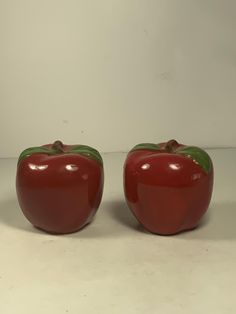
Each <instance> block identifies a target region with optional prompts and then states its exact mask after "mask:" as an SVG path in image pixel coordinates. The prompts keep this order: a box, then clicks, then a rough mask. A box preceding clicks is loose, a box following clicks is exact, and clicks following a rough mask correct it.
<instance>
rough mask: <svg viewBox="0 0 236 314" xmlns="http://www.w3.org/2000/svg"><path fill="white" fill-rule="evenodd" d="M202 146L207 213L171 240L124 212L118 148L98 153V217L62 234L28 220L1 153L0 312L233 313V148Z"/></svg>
mask: <svg viewBox="0 0 236 314" xmlns="http://www.w3.org/2000/svg"><path fill="white" fill-rule="evenodd" d="M209 153H210V155H211V156H212V158H213V162H214V166H215V187H214V194H213V199H212V202H211V206H210V209H209V214H208V215H207V216H206V218H205V219H204V222H203V224H202V226H201V227H199V228H198V229H196V230H195V231H191V232H186V233H182V234H179V235H177V236H171V237H161V236H156V235H152V234H148V233H145V232H143V231H142V230H141V229H140V228H139V227H138V224H137V222H136V220H135V219H134V218H133V216H132V215H131V214H130V212H129V210H128V209H127V207H126V205H125V202H124V197H123V187H122V167H123V161H124V158H125V154H104V162H105V189H104V197H103V201H102V204H101V206H100V209H99V211H98V213H97V215H96V218H95V220H94V221H93V223H92V224H90V225H89V226H88V227H86V228H85V229H83V230H82V231H81V232H78V233H75V234H71V235H66V236H53V235H48V234H46V233H42V232H40V231H38V230H36V229H34V228H33V227H32V226H31V225H30V224H29V223H28V221H27V220H26V219H25V218H24V216H23V215H22V213H21V211H20V209H19V206H18V203H17V200H16V195H15V169H16V160H15V159H2V160H0V313H1V314H64V313H70V314H80V313H82V314H87V313H89V314H90V313H92V314H100V313H101V314H106V313H109V314H118V313H119V314H121V313H122V314H136V313H137V314H152V313H153V314H154V313H155V314H156V313H160V314H172V313H173V314H185V313H186V314H189V313H191V314H200V313H201V314H208V313H212V314H218V313H219V314H231V313H232V314H235V313H236V149H221V150H210V151H209Z"/></svg>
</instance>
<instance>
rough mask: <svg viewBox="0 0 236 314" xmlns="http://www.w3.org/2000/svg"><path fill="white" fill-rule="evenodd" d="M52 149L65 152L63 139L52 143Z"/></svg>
mask: <svg viewBox="0 0 236 314" xmlns="http://www.w3.org/2000/svg"><path fill="white" fill-rule="evenodd" d="M52 149H53V150H55V151H56V152H57V153H63V152H64V149H63V143H62V142H61V141H55V142H54V143H53V144H52Z"/></svg>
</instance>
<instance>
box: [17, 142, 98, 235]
mask: <svg viewBox="0 0 236 314" xmlns="http://www.w3.org/2000/svg"><path fill="white" fill-rule="evenodd" d="M42 147H43V148H47V149H50V150H52V149H54V150H55V145H54V148H53V146H52V145H50V144H49V145H44V146H42ZM42 147H40V149H41V148H42ZM75 147H80V146H78V145H73V146H68V145H63V144H62V145H61V146H60V147H59V149H57V152H56V153H55V152H53V153H42V152H39V153H37V148H36V150H34V152H33V153H32V154H31V155H25V156H24V158H23V159H20V160H19V163H18V167H17V175H16V190H17V196H18V201H19V204H20V207H21V209H22V211H23V213H24V215H25V216H26V218H27V219H28V220H29V221H30V222H31V223H32V224H33V225H34V226H36V227H38V228H40V229H43V230H45V231H48V232H51V233H70V232H75V231H77V230H79V229H80V228H82V227H83V226H85V225H86V224H87V223H89V222H90V221H91V220H92V218H93V216H94V215H95V213H96V210H97V209H98V207H99V204H100V202H101V198H102V192H103V181H104V174H103V165H102V162H101V159H100V158H101V157H99V158H98V159H96V158H93V157H91V156H90V155H89V153H87V155H86V154H85V153H84V152H85V150H84V146H83V153H82V154H81V153H77V152H75V150H74V148H75ZM86 147H87V146H86ZM87 149H88V148H87ZM91 150H92V153H91V154H93V149H92V148H91ZM96 154H99V153H98V152H97V151H96ZM99 156H100V155H99Z"/></svg>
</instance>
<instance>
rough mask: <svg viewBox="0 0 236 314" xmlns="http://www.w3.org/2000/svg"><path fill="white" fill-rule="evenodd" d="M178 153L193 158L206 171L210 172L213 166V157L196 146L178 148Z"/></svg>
mask: <svg viewBox="0 0 236 314" xmlns="http://www.w3.org/2000/svg"><path fill="white" fill-rule="evenodd" d="M176 153H178V154H182V155H184V156H186V157H189V158H191V159H193V161H194V162H196V163H197V164H199V166H201V167H202V168H203V169H204V171H205V172H209V171H210V169H211V166H212V163H211V158H210V156H209V155H208V154H207V152H205V151H204V150H203V149H201V148H198V147H195V146H186V147H183V148H182V147H181V148H179V149H177V150H176Z"/></svg>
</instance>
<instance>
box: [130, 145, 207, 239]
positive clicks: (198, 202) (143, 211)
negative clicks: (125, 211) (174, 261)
mask: <svg viewBox="0 0 236 314" xmlns="http://www.w3.org/2000/svg"><path fill="white" fill-rule="evenodd" d="M150 145H151V146H150ZM152 145H155V144H141V145H137V146H136V147H134V149H133V150H131V152H130V153H129V154H128V156H127V159H126V162H125V165H124V191H125V197H126V201H127V203H128V206H129V208H130V209H131V211H132V212H133V214H134V215H135V216H136V218H137V219H138V221H139V222H140V223H141V224H142V225H143V226H144V227H145V228H146V229H147V230H149V231H151V232H153V233H158V234H163V235H167V234H175V233H178V232H180V231H183V230H188V229H193V228H195V227H196V226H197V225H198V223H199V221H200V219H201V217H202V216H203V214H204V213H205V212H206V210H207V208H208V206H209V203H210V200H211V195H212V188H213V165H212V162H211V160H210V157H209V156H208V155H207V154H206V152H204V151H203V150H201V149H199V148H196V147H192V146H191V147H188V146H184V145H182V144H178V143H177V142H176V141H169V142H168V143H160V144H157V145H155V146H152ZM186 152H187V153H186Z"/></svg>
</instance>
